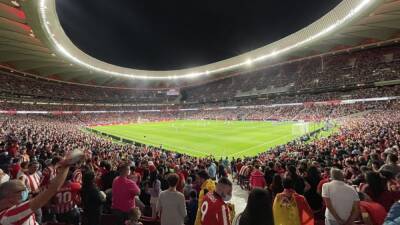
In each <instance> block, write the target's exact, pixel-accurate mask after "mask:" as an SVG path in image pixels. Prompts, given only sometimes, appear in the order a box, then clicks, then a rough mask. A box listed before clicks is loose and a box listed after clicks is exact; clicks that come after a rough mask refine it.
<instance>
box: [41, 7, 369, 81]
mask: <svg viewBox="0 0 400 225" xmlns="http://www.w3.org/2000/svg"><path fill="white" fill-rule="evenodd" d="M49 1H55V0H39V13H40V17H41V20H42V24H43V26H44V28H45V31H46V32H47V34H48V37H50V39H51V41H52V43H53V44H54V46H55V47H56V49H57V51H58V52H60V53H62V54H63V55H64V56H66V57H67V58H69V59H70V60H72V61H73V62H75V63H76V64H79V65H82V66H84V67H86V68H88V69H89V70H91V71H97V72H101V73H106V74H110V75H115V76H123V77H127V78H136V79H149V80H177V79H191V78H197V77H201V76H206V75H210V74H217V73H221V72H225V71H229V70H232V69H237V68H240V67H244V66H250V65H252V64H253V63H256V62H257V63H259V62H261V61H264V60H267V59H270V58H273V57H276V56H279V55H281V54H283V53H287V52H289V51H291V50H293V49H295V48H298V47H302V46H304V45H305V44H307V43H310V42H312V41H314V40H316V39H318V38H321V37H322V36H324V35H326V34H328V33H330V32H332V31H334V30H335V29H336V28H337V27H338V26H340V25H342V24H344V23H345V22H347V21H348V20H350V19H351V18H353V17H354V16H356V15H357V14H358V13H360V12H362V10H363V9H364V8H366V6H367V5H368V4H369V3H370V2H371V1H372V0H362V1H361V2H360V4H358V5H357V6H356V7H354V8H353V9H351V10H350V11H349V13H348V14H347V15H345V16H344V17H343V18H341V19H339V20H337V21H336V22H335V23H333V24H331V25H330V26H327V27H326V28H324V29H322V30H321V31H320V32H318V33H316V34H314V35H312V36H309V37H307V38H305V39H303V40H302V41H299V42H297V43H295V44H292V45H289V46H286V47H284V48H281V49H277V50H274V51H272V52H270V53H268V54H265V55H262V56H258V57H256V58H253V59H247V60H246V61H243V62H240V63H237V64H232V65H229V66H224V67H220V68H217V69H212V70H205V71H203V72H192V73H187V74H176V75H169V76H153V75H146V74H145V73H146V71H139V72H140V73H143V74H139V73H138V74H131V73H122V72H117V71H112V70H107V69H104V68H99V67H96V66H94V65H91V64H90V63H87V62H85V61H84V60H82V59H80V58H79V57H77V56H75V55H73V54H72V53H71V52H70V51H68V49H66V48H65V47H64V46H63V45H62V44H61V43H60V42H59V41H58V40H57V37H56V35H55V34H54V33H53V31H52V29H51V23H50V22H49V19H48V16H47V13H48V7H47V5H48V3H49ZM177 73H178V72H177Z"/></svg>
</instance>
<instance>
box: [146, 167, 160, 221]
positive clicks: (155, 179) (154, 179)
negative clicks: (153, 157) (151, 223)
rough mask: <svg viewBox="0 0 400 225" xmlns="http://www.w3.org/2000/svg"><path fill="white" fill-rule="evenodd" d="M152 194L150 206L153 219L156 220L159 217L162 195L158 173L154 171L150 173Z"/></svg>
mask: <svg viewBox="0 0 400 225" xmlns="http://www.w3.org/2000/svg"><path fill="white" fill-rule="evenodd" d="M148 190H149V191H148V193H149V194H150V206H151V218H152V219H156V217H157V202H158V198H159V197H160V193H161V181H160V179H159V175H158V171H157V170H154V171H152V172H150V180H149V189H148Z"/></svg>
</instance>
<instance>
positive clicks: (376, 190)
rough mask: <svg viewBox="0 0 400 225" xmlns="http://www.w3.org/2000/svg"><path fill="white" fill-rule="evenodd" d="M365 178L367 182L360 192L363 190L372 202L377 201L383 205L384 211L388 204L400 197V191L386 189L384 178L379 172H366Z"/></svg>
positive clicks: (388, 206)
mask: <svg viewBox="0 0 400 225" xmlns="http://www.w3.org/2000/svg"><path fill="white" fill-rule="evenodd" d="M365 180H366V181H367V184H366V185H365V186H364V187H363V189H362V190H361V192H364V193H365V194H367V195H368V196H369V197H371V199H372V200H373V201H374V202H378V203H379V204H381V205H382V206H383V207H385V209H386V211H389V209H390V206H392V205H393V204H394V203H395V202H396V201H397V200H399V199H400V192H398V191H388V189H387V184H386V180H385V179H384V178H382V177H381V175H380V174H379V173H376V172H368V173H367V174H366V175H365Z"/></svg>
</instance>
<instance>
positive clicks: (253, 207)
mask: <svg viewBox="0 0 400 225" xmlns="http://www.w3.org/2000/svg"><path fill="white" fill-rule="evenodd" d="M232 225H274V219H273V215H272V198H271V194H270V193H269V191H267V190H264V189H260V188H254V189H253V190H252V191H251V192H250V194H249V198H248V200H247V205H246V208H245V209H244V211H243V212H242V213H241V214H239V215H237V216H236V217H235V219H234V220H233V223H232Z"/></svg>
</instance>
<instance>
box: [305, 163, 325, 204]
mask: <svg viewBox="0 0 400 225" xmlns="http://www.w3.org/2000/svg"><path fill="white" fill-rule="evenodd" d="M305 180H306V181H307V183H308V184H310V189H309V190H307V191H306V192H305V193H304V197H306V199H307V202H308V203H309V204H310V206H311V208H312V209H313V210H320V209H322V197H321V195H320V194H318V192H317V188H318V184H319V182H320V181H321V180H322V178H321V173H320V172H319V170H318V168H317V167H316V166H310V168H308V171H307V176H306V178H305Z"/></svg>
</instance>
